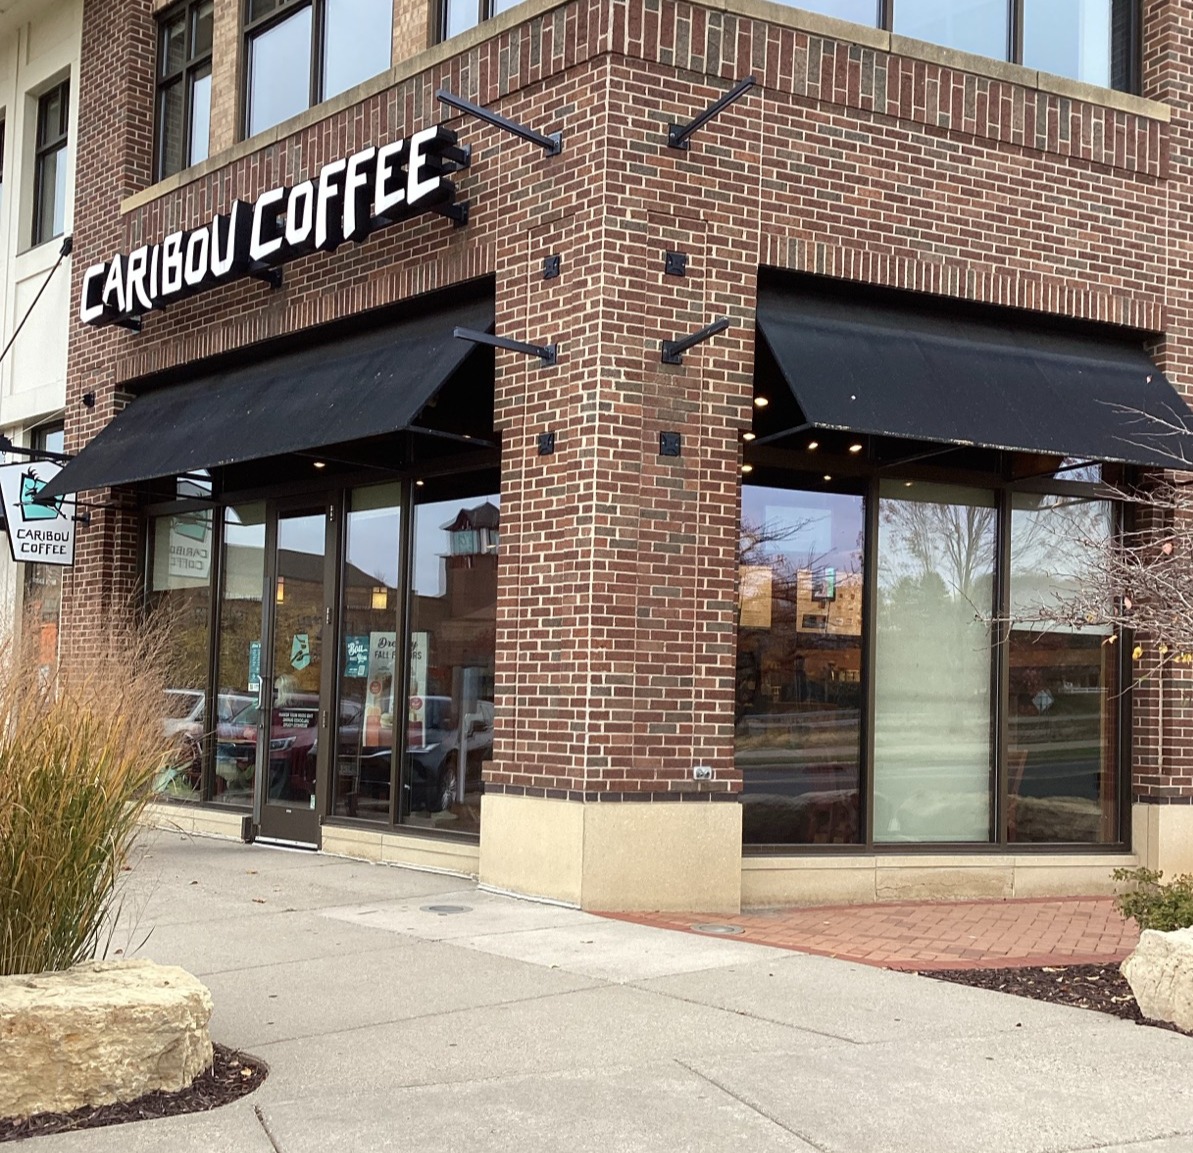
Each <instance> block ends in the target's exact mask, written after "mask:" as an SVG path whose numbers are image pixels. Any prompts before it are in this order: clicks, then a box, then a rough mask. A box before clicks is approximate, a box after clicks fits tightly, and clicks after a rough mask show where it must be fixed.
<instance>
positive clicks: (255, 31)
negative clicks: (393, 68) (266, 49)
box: [240, 0, 393, 139]
mask: <svg viewBox="0 0 1193 1153" xmlns="http://www.w3.org/2000/svg"><path fill="white" fill-rule="evenodd" d="M305 8H309V9H311V59H310V74H309V77H308V79H309V84H308V90H307V108H314V107H315V106H316V105H317V104H321V103H322V102H323V100H324V99H325V97H324V95H323V86H324V79H325V78H324V75H323V71H324V66H325V64H326V59H325V55H326V39H327V35H326V33H327V0H277V3H276V5H275V7H274V8H273V9H272V10H271V11H269V12H266V13H264V14H263V15H261V16H258V17H256V18H253V15H252V13H253V0H244V2H243V5H242V7H241V25H242V33H243V37H244V39H243V44H244V66H243V68H242V69H241V76H242V79H243V81H244V83H243V84H242V86H241V96H240V128H241V132H242V134H243V136H244V138H245V139H248V138H249V137H250V136H251V135H252V132H251V129H250V124H249V118H250V116H251V115H252V111H253V110H252V102H251V99H250V93H251V92H252V79H253V41H254V40H255V39H256V38H257V37H258V36H260V35H261V34H262V33H263V32H268V31H269V30H270V29H271V28H276V27H277V26H278V25H280V24H284V23H285V22H286V21H287V20H288V19H290V17H292V16H293V15H294V14H295V13H296V12H301V11H302V10H303V9H305ZM392 34H393V3H392V0H391V2H390V35H391V48H390V53H389V56H390V64H391V65H392V63H393V48H392ZM362 79H367V78H362ZM337 95H338V94H337ZM262 131H267V129H262Z"/></svg>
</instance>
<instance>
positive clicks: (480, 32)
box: [120, 0, 568, 216]
mask: <svg viewBox="0 0 1193 1153" xmlns="http://www.w3.org/2000/svg"><path fill="white" fill-rule="evenodd" d="M566 3H568V0H524V2H523V3H521V4H516V5H515V6H514V7H513V8H511V9H509V10H507V11H505V12H502V13H501V14H500V15H498V16H494V17H493V18H492V19H491V20H485V21H482V22H481V23H480V24H478V25H477V26H476V27H475V28H470V29H468V31H467V32H461V33H460V35H459V36H453V37H452V39H450V40H444V41H442V42H441V43H439V44H435V45H433V46H432V47H430V48H428V49H426V50H425V51H423V52H420V53H419V54H418V55H417V56H411V57H409V58H408V59H406V60H403V61H401V62H400V63H399V64H396V65H395V66H394V67H393V68H391V69H390V70H389V71H388V72H379V73H378V74H377V75H376V76H374V77H372V78H371V79H369V80H365V81H364V82H363V83H361V84H358V85H357V86H356V87H355V88H349V89H347V90H346V91H344V92H341V93H340V94H339V95H338V96H333V97H332V98H331V99H330V100H325V101H323V103H322V104H315V105H313V106H312V107H310V108H308V109H307V110H306V111H305V112H300V113H299V114H298V115H297V116H292V117H290V119H289V120H283V121H282V122H281V123H280V124H275V125H274V126H273V127H272V128H267V129H266V130H265V131H264V132H258V133H257V134H256V135H255V136H250V137H249V138H248V139H246V140H241V141H239V142H238V143H236V144H233V145H232V146H231V147H230V148H225V149H224V150H223V151H222V152H217V153H214V154H212V155H211V156H209V157H208V158H207V159H206V160H204V161H202V162H200V163H199V164H193V165H191V167H190V168H184V169H183V170H182V171H181V172H175V173H174V174H173V175H172V176H168V177H166V179H165V180H160V181H158V182H157V183H156V184H152V185H150V186H149V187H148V188H145V189H143V190H142V191H140V192H136V193H134V194H133V195H132V196H129V197H126V198H125V199H124V200H122V201H121V202H120V213H121V215H122V216H125V215H127V214H128V213H130V212H136V211H137V209H139V208H144V207H145V205H147V204H152V203H153V201H155V200H159V199H161V197H163V196H168V195H169V194H170V193H172V192H176V191H177V190H178V189H180V188H185V187H186V185H188V184H191V183H192V182H194V181H196V180H201V179H202V178H203V177H204V176H209V175H211V174H212V173H216V172H219V171H220V170H221V169H223V168H225V167H227V166H228V165H229V164H234V163H235V162H236V161H238V160H243V159H244V158H245V157H246V156H252V155H253V154H254V153H256V152H260V151H261V149H263V148H268V147H269V146H270V145H271V144H277V143H278V142H279V141H281V140H285V139H286V138H287V137H288V136H293V135H294V134H295V133H296V132H301V131H302V130H303V129H305V128H310V127H312V126H313V125H316V124H320V123H322V122H323V121H324V120H327V119H328V118H329V117H331V116H335V115H336V113H338V112H344V111H346V110H347V109H349V108H352V107H354V106H355V105H357V104H359V103H360V102H361V101H362V100H367V99H368V98H369V97H370V96H376V95H377V94H378V93H380V92H385V91H387V90H388V89H390V88H393V87H394V86H395V85H397V84H401V83H402V82H403V81H405V80H409V79H410V78H411V77H414V76H417V75H419V74H420V73H422V72H426V71H427V70H429V69H431V68H434V67H435V65H437V64H441V63H443V62H444V61H445V60H450V59H452V57H454V56H459V55H460V54H461V53H464V52H468V51H470V50H471V49H473V48H475V47H477V45H480V44H484V43H485V42H486V41H488V40H492V39H494V38H495V37H497V36H500V35H501V34H502V33H503V32H506V31H508V30H509V29H510V28H514V27H516V26H517V25H519V24H522V23H524V22H525V21H527V20H533V19H534V18H535V17H536V16H541V15H542V14H543V13H544V12H550V11H551V10H552V9H554V8H561V7H563V6H564V5H565V4H566Z"/></svg>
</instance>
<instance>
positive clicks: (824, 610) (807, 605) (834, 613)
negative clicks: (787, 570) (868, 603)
mask: <svg viewBox="0 0 1193 1153" xmlns="http://www.w3.org/2000/svg"><path fill="white" fill-rule="evenodd" d="M830 590H831V592H832V594H833V595H832V596H831V597H827V598H826V597H825V596H824V595H823V594H825V593H827V592H829V591H830ZM818 593H819V594H821V595H820V596H818V595H817V594H818ZM795 596H796V601H795V608H796V614H797V618H798V620H799V622H800V624H799V628H798V630H797V631H799V632H815V633H832V634H834V635H845V636H857V635H858V634H860V633H861V631H862V576H861V573H834V574H833V578H832V581H831V582H830V581H829V580H827V579H826V578H825V576H824V575H823V573H813V572H811V571H809V570H808V569H801V570H800V572H799V573H798V574H797V576H796V594H795Z"/></svg>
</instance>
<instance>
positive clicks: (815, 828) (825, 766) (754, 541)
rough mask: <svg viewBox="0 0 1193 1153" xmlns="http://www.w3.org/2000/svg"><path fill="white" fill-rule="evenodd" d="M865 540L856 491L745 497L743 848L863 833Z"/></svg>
mask: <svg viewBox="0 0 1193 1153" xmlns="http://www.w3.org/2000/svg"><path fill="white" fill-rule="evenodd" d="M864 535H865V502H864V501H863V499H862V497H861V496H860V495H853V494H849V493H826V492H810V491H804V490H787V489H777V488H766V487H762V486H751V487H748V488H746V489H744V490H743V492H742V527H741V543H740V551H739V557H738V563H739V566H740V567H739V571H738V578H739V587H740V598H739V602H738V648H737V678H736V681H737V701H736V710H735V723H736V734H737V742H736V750H737V752H736V762H737V767H738V768H739V769H740V770H741V772H742V778H743V785H742V836H743V840H744V842H745V843H746V844H853V843H855V842H856V841H857V840H858V838H859V835H860V823H859V813H860V808H859V803H858V801H859V785H860V779H861V778H860V766H861V706H862V603H863V580H862V556H863V548H862V546H863V540H864Z"/></svg>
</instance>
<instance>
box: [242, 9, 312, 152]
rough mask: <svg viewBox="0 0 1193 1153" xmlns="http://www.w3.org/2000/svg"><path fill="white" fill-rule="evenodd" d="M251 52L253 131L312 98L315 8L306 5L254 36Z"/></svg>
mask: <svg viewBox="0 0 1193 1153" xmlns="http://www.w3.org/2000/svg"><path fill="white" fill-rule="evenodd" d="M249 52H250V54H251V57H252V62H251V66H250V69H249V135H250V136H252V135H253V134H254V133H256V132H264V131H265V129H266V128H272V127H273V126H274V125H275V124H277V123H279V122H280V121H282V120H285V119H287V118H288V117H290V116H295V115H297V114H298V113H299V112H301V111H302V110H303V109H304V108H306V107H307V106H308V105H309V104H310V102H311V89H310V67H311V10H310V8H303V9H300V10H299V11H297V12H295V13H294V14H293V15H292V16H289V17H287V18H286V19H285V20H283V21H282V22H281V23H280V24H275V25H274V26H273V27H272V28H270V29H269V30H268V31H266V32H261V33H259V34H258V35H256V36H254V37H253V39H252V41H251V42H250V46H249Z"/></svg>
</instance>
